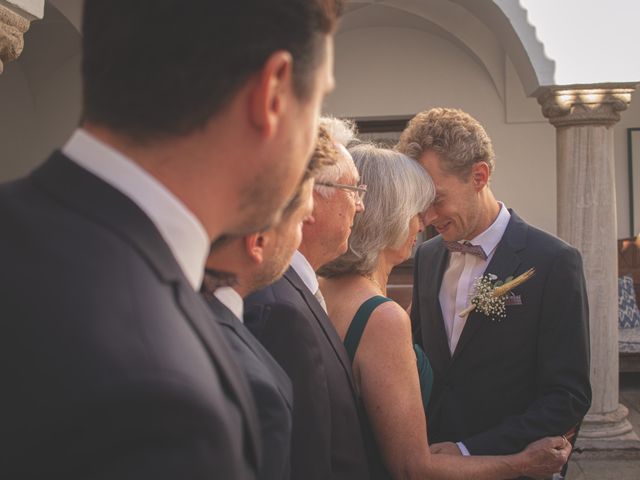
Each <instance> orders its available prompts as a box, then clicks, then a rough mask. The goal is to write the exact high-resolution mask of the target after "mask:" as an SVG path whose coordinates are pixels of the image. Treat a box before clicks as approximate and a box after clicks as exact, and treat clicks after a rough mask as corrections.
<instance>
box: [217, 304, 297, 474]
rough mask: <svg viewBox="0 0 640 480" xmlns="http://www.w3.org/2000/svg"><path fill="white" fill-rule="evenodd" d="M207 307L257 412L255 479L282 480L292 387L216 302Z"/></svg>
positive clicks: (288, 467) (288, 465) (287, 451)
mask: <svg viewBox="0 0 640 480" xmlns="http://www.w3.org/2000/svg"><path fill="white" fill-rule="evenodd" d="M207 300H208V302H209V306H210V307H211V309H212V310H213V312H214V313H215V314H216V317H217V319H218V323H219V324H220V325H221V326H222V332H223V333H224V335H225V337H226V339H227V341H228V343H229V345H230V346H231V350H232V351H233V353H234V354H235V358H236V360H238V363H239V364H240V367H241V368H242V370H243V371H244V373H245V374H246V376H247V379H248V380H249V386H250V387H251V392H252V393H253V398H254V399H255V401H256V406H257V408H258V420H259V421H260V432H261V436H262V464H261V465H260V468H259V472H258V478H259V479H261V480H285V479H288V478H289V474H290V470H291V455H290V454H291V428H292V414H293V413H292V410H293V387H292V386H291V380H289V377H287V374H286V373H285V372H284V370H282V368H281V367H280V365H278V363H277V362H276V361H275V360H274V359H273V357H272V356H271V355H270V354H269V352H267V351H266V350H265V348H264V347H263V346H262V345H261V344H260V342H258V340H257V339H256V338H255V337H254V336H253V335H252V334H251V332H249V330H248V329H247V328H246V327H245V326H244V325H243V324H242V323H241V321H240V320H239V319H237V318H236V316H235V315H234V314H233V312H232V311H231V310H229V309H228V308H227V307H226V306H224V305H223V304H222V302H220V301H219V300H218V299H217V298H215V297H213V298H211V297H208V298H207Z"/></svg>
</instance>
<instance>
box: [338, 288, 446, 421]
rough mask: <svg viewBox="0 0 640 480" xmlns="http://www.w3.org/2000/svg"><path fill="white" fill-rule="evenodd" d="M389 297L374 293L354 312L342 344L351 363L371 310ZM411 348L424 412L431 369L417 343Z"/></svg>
mask: <svg viewBox="0 0 640 480" xmlns="http://www.w3.org/2000/svg"><path fill="white" fill-rule="evenodd" d="M392 301H393V300H391V299H390V298H387V297H383V296H382V295H376V296H375V297H371V298H370V299H368V300H367V301H365V302H364V303H363V304H362V305H360V308H359V309H358V311H357V312H356V314H355V316H354V317H353V320H352V321H351V325H349V329H348V330H347V334H346V335H345V337H344V346H345V348H346V350H347V354H348V355H349V358H350V359H351V363H352V364H353V359H354V358H355V356H356V350H357V349H358V345H359V344H360V339H361V338H362V334H363V333H364V329H365V327H366V326H367V322H368V321H369V317H371V314H372V313H373V311H374V310H375V309H376V308H377V307H378V305H381V304H383V303H385V302H392ZM413 350H414V351H415V352H416V363H417V366H418V378H419V379H420V392H421V393H422V405H423V406H424V409H425V412H426V410H427V404H428V403H429V397H430V395H431V389H432V387H433V370H432V368H431V364H430V363H429V359H428V358H427V355H426V354H425V353H424V351H423V350H422V348H420V346H419V345H417V344H414V345H413Z"/></svg>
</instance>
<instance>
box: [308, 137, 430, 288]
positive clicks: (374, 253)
mask: <svg viewBox="0 0 640 480" xmlns="http://www.w3.org/2000/svg"><path fill="white" fill-rule="evenodd" d="M349 152H350V153H351V155H352V156H353V160H354V162H355V164H356V167H357V168H358V172H359V173H360V181H361V182H362V183H364V184H366V185H367V194H366V196H365V198H364V206H365V210H364V212H362V213H358V214H357V215H356V217H355V221H354V224H353V229H352V231H351V236H350V237H349V249H348V250H347V252H346V253H345V254H344V255H342V256H340V257H338V258H337V259H336V260H334V261H332V262H331V263H329V264H327V265H325V266H323V267H322V268H321V269H320V270H319V272H318V273H319V274H320V275H322V276H324V277H332V276H336V275H342V274H346V273H358V274H361V275H366V274H369V273H371V272H372V271H373V270H375V268H376V266H377V263H378V257H379V255H380V252H381V251H382V250H384V249H386V248H399V247H400V246H402V244H403V243H404V242H405V240H406V239H407V235H408V234H409V222H410V221H411V219H412V218H413V217H414V216H415V215H417V214H418V213H421V212H423V211H425V210H426V209H427V207H429V205H431V202H433V199H434V197H435V187H434V185H433V181H432V180H431V177H430V176H429V174H428V173H427V172H426V171H425V170H424V169H423V168H422V167H421V166H420V165H419V164H418V162H416V161H415V160H412V159H410V158H409V157H407V156H406V155H404V154H402V153H399V152H395V151H393V150H388V149H385V148H380V147H378V146H376V145H373V144H369V143H362V144H359V145H356V146H354V147H352V148H350V149H349Z"/></svg>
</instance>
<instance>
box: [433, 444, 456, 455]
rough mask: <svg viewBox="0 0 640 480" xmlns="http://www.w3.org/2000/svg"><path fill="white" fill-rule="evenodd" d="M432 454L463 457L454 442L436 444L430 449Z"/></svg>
mask: <svg viewBox="0 0 640 480" xmlns="http://www.w3.org/2000/svg"><path fill="white" fill-rule="evenodd" d="M430 449H431V453H434V454H435V453H438V454H445V455H462V452H461V451H460V449H459V448H458V445H456V444H455V443H453V442H441V443H434V444H433V445H431V447H430Z"/></svg>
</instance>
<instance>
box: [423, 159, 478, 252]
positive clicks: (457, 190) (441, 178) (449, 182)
mask: <svg viewBox="0 0 640 480" xmlns="http://www.w3.org/2000/svg"><path fill="white" fill-rule="evenodd" d="M420 164H421V165H422V166H423V167H424V168H425V169H426V170H427V172H429V175H430V176H431V178H432V179H433V183H434V184H435V186H436V198H435V200H434V201H433V203H432V204H431V206H430V207H429V209H428V210H427V212H426V214H425V216H424V221H425V224H427V225H433V226H434V227H435V229H436V231H437V232H438V233H439V234H440V235H442V238H443V239H444V240H446V241H459V240H471V239H472V238H474V237H475V236H477V235H479V234H480V233H482V232H481V231H480V228H479V218H480V215H479V213H480V198H479V196H478V190H477V188H476V187H475V186H474V184H473V182H472V180H471V176H469V178H468V179H466V180H465V179H462V178H460V177H458V176H457V175H454V174H451V173H448V172H446V171H445V170H443V168H442V161H441V160H440V157H439V155H438V154H437V153H435V152H433V151H427V152H425V153H424V154H423V155H422V156H421V157H420Z"/></svg>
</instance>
